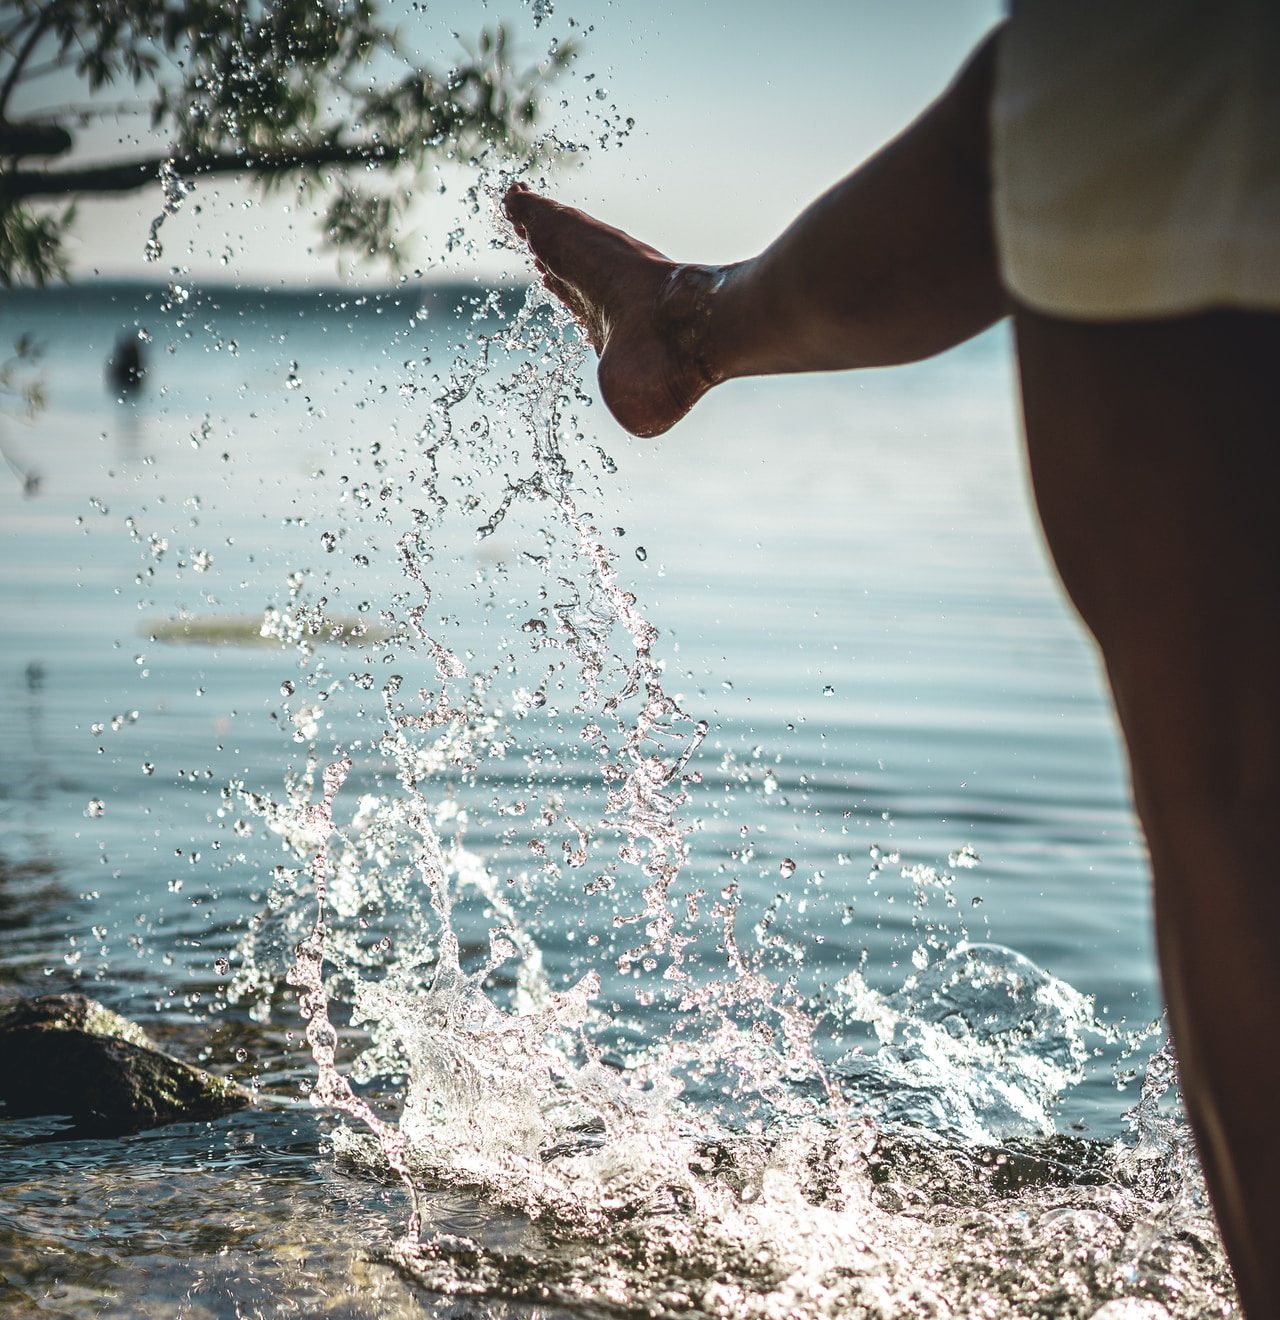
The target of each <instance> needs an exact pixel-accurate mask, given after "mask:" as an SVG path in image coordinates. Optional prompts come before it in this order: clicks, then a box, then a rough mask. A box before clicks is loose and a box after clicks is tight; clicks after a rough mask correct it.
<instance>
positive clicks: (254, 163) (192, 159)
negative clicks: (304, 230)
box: [0, 142, 409, 204]
mask: <svg viewBox="0 0 1280 1320" xmlns="http://www.w3.org/2000/svg"><path fill="white" fill-rule="evenodd" d="M408 155H409V150H408V148H406V147H397V146H394V145H391V144H388V143H385V142H361V143H341V142H332V143H324V144H322V145H320V146H316V147H304V148H299V149H297V150H293V151H256V150H251V149H245V150H244V151H236V152H217V151H215V152H198V153H196V154H194V155H189V156H148V157H146V158H144V159H141V160H129V161H119V162H117V163H115V164H110V165H94V166H89V167H87V168H85V169H78V170H13V171H11V172H10V173H8V174H0V204H3V203H6V202H18V201H22V200H24V199H25V198H28V197H67V196H69V195H70V194H72V193H122V192H134V191H135V190H136V189H138V188H146V187H148V186H149V185H151V184H153V183H156V182H157V181H158V180H159V178H160V167H161V165H164V164H165V163H166V162H167V163H169V164H170V165H172V166H173V168H174V169H175V170H176V171H177V172H178V173H179V174H181V175H188V176H198V175H206V174H289V173H292V172H293V171H295V170H305V169H313V168H315V167H316V166H321V165H367V164H369V163H370V162H371V161H377V162H381V163H384V164H393V163H395V162H396V161H400V160H404V159H405V158H406V157H407V156H408Z"/></svg>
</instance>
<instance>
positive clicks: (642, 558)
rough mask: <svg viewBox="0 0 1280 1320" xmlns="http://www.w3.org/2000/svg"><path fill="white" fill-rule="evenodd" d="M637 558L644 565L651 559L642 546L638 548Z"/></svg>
mask: <svg viewBox="0 0 1280 1320" xmlns="http://www.w3.org/2000/svg"><path fill="white" fill-rule="evenodd" d="M636 558H637V559H638V560H639V561H640V562H641V563H642V564H643V563H644V561H645V560H646V559H648V558H649V552H648V551H647V550H646V549H645V548H644V546H642V545H638V546H636Z"/></svg>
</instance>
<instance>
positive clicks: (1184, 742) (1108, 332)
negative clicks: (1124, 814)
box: [1015, 312, 1280, 1320]
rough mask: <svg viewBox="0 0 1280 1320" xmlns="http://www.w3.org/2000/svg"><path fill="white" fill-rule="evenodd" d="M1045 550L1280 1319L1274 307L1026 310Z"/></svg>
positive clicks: (1211, 1120)
mask: <svg viewBox="0 0 1280 1320" xmlns="http://www.w3.org/2000/svg"><path fill="white" fill-rule="evenodd" d="M1015 321H1016V328H1017V341H1018V353H1019V359H1020V365H1021V375H1022V388H1023V408H1024V413H1025V418H1026V431H1027V446H1028V453H1029V457H1030V463H1031V471H1032V477H1033V480H1034V484H1035V489H1036V496H1037V501H1038V503H1039V507H1040V513H1041V518H1042V521H1043V524H1044V528H1045V532H1046V535H1047V537H1048V541H1049V545H1050V547H1051V549H1052V551H1053V554H1054V557H1055V559H1056V561H1057V563H1058V567H1059V570H1060V571H1061V574H1062V577H1063V580H1064V582H1065V583H1066V586H1067V588H1068V591H1069V592H1070V594H1071V596H1072V599H1073V600H1074V602H1075V604H1076V606H1077V608H1078V609H1079V610H1080V613H1081V614H1082V616H1083V617H1084V620H1085V622H1086V623H1087V624H1088V625H1089V627H1090V628H1091V630H1092V631H1093V633H1094V635H1095V636H1096V637H1097V639H1098V642H1099V644H1100V646H1101V648H1102V653H1103V656H1104V658H1105V661H1106V665H1107V672H1108V675H1109V677H1110V681H1111V686H1112V690H1113V692H1114V694H1115V700H1116V706H1117V709H1118V712H1119V715H1120V720H1121V724H1122V726H1123V730H1124V734H1125V738H1126V741H1127V743H1128V749H1129V759H1130V766H1131V769H1132V774H1133V784H1134V792H1135V797H1136V801H1137V806H1138V811H1139V814H1140V816H1141V818H1142V823H1143V826H1144V828H1145V831H1146V835H1147V842H1148V845H1149V848H1150V852H1151V862H1152V868H1153V872H1154V879H1155V895H1154V897H1155V913H1156V926H1157V936H1158V941H1159V950H1160V964H1161V969H1162V972H1163V979H1164V991H1165V997H1166V1001H1167V1003H1168V1007H1169V1016H1170V1022H1171V1026H1172V1030H1173V1036H1174V1042H1175V1046H1176V1048H1177V1051H1178V1058H1179V1065H1180V1070H1181V1076H1182V1083H1183V1093H1184V1096H1185V1098H1186V1102H1187V1108H1188V1112H1189V1115H1190V1118H1191V1121H1192V1124H1193V1126H1194V1129H1195V1133H1196V1138H1197V1142H1198V1147H1199V1151H1200V1155H1201V1161H1202V1164H1203V1166H1204V1169H1205V1174H1206V1177H1207V1180H1208V1183H1209V1188H1210V1192H1211V1195H1212V1197H1213V1203H1214V1208H1215V1210H1216V1212H1217V1215H1218V1220H1219V1224H1220V1226H1221V1228H1222V1232H1223V1237H1224V1240H1225V1242H1226V1246H1227V1251H1228V1254H1229V1256H1230V1259H1231V1263H1232V1267H1233V1269H1234V1271H1235V1274H1236V1280H1237V1283H1238V1285H1239V1289H1240V1294H1241V1299H1242V1301H1243V1303H1244V1306H1245V1309H1246V1313H1247V1314H1248V1315H1249V1316H1250V1317H1251V1320H1252V1318H1254V1317H1257V1318H1258V1320H1261V1318H1262V1317H1267V1318H1268V1320H1269V1318H1270V1317H1273V1316H1275V1315H1277V1314H1280V1200H1278V1198H1277V1188H1278V1187H1280V1130H1278V1129H1277V1124H1276V1115H1277V1112H1278V1111H1280V1049H1277V1045H1276V1034H1277V1028H1278V1027H1280V884H1278V883H1277V882H1278V881H1280V876H1278V875H1277V870H1278V869H1280V868H1278V867H1277V862H1276V854H1277V846H1278V844H1280V838H1278V837H1277V833H1278V830H1280V527H1278V526H1277V521H1276V500H1277V495H1280V371H1278V370H1277V366H1278V365H1280V316H1276V315H1267V314H1260V313H1244V312H1222V313H1213V314H1207V315H1201V316H1192V317H1184V318H1177V319H1171V320H1168V321H1163V322H1149V323H1133V324H1119V325H1113V324H1100V323H1087V322H1072V321H1064V320H1057V319H1053V318H1048V317H1044V316H1039V315H1034V314H1031V313H1029V312H1021V313H1018V314H1016V316H1015Z"/></svg>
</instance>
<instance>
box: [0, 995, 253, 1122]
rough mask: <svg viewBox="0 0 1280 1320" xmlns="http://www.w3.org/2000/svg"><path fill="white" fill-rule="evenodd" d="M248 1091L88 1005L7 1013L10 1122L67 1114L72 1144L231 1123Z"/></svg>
mask: <svg viewBox="0 0 1280 1320" xmlns="http://www.w3.org/2000/svg"><path fill="white" fill-rule="evenodd" d="M249 1103H250V1096H249V1093H248V1092H247V1091H245V1090H244V1088H243V1087H240V1086H237V1085H236V1083H234V1082H231V1081H228V1080H227V1079H226V1078H223V1077H217V1076H215V1075H214V1074H212V1073H208V1072H205V1071H204V1070H203V1069H202V1068H196V1067H193V1066H192V1065H191V1064H188V1063H183V1062H182V1061H181V1060H180V1059H175V1058H173V1057H172V1056H171V1055H169V1054H166V1053H164V1051H163V1050H161V1049H160V1048H159V1046H158V1045H156V1043H155V1042H154V1041H153V1040H151V1039H150V1038H149V1037H148V1036H147V1035H146V1033H145V1032H144V1031H143V1030H142V1028H141V1027H139V1026H137V1025H136V1024H135V1023H132V1022H130V1021H128V1020H127V1019H126V1018H123V1017H121V1016H120V1015H119V1014H118V1013H113V1012H112V1011H111V1010H110V1009H108V1008H104V1007H103V1005H101V1004H99V1003H98V1002H97V1001H96V1000H94V999H89V998H87V997H86V996H85V995H41V996H38V997H36V998H31V999H21V1000H17V1001H15V1002H13V1003H11V1004H7V1005H4V1006H3V1007H0V1116H2V1117H5V1118H34V1117H37V1116H40V1115H44V1114H61V1115H66V1116H67V1117H68V1118H70V1119H71V1120H72V1122H73V1124H74V1127H73V1130H72V1132H71V1133H70V1134H68V1133H66V1132H63V1133H62V1134H60V1135H62V1136H64V1137H65V1136H68V1135H74V1136H84V1137H114V1136H123V1135H125V1134H126V1133H130V1132H139V1131H142V1130H143V1129H145V1128H151V1127H160V1126H162V1125H163V1124H166V1123H190V1122H204V1121H207V1120H209V1119H214V1118H221V1117H222V1116H223V1115H224V1114H230V1113H233V1112H235V1111H236V1110H238V1109H243V1108H244V1107H245V1106H246V1105H248V1104H249Z"/></svg>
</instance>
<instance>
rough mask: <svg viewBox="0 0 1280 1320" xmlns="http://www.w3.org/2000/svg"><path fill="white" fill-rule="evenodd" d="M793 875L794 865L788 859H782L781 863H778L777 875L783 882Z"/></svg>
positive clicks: (794, 871)
mask: <svg viewBox="0 0 1280 1320" xmlns="http://www.w3.org/2000/svg"><path fill="white" fill-rule="evenodd" d="M795 873H796V864H795V862H793V861H792V860H791V858H790V857H784V858H783V859H782V861H781V862H779V863H778V874H779V875H780V876H781V877H782V878H783V879H784V880H790V879H791V877H792V876H793V875H795Z"/></svg>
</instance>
